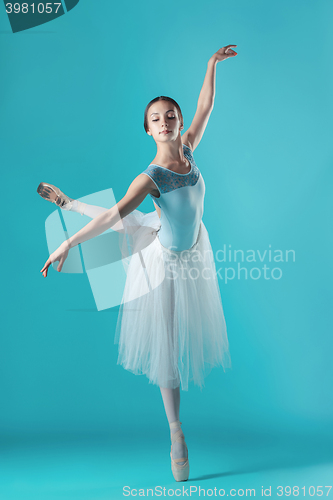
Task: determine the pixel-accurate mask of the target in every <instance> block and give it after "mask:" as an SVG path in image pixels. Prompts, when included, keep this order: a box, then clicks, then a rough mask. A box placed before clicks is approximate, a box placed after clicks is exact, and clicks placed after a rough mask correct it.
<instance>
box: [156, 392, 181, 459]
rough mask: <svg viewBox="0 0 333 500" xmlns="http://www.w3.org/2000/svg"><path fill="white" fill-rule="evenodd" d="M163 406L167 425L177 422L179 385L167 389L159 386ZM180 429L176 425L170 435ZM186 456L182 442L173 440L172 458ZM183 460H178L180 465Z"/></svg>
mask: <svg viewBox="0 0 333 500" xmlns="http://www.w3.org/2000/svg"><path fill="white" fill-rule="evenodd" d="M160 390H161V394H162V398H163V403H164V408H165V412H166V416H167V419H168V422H169V425H170V424H171V423H172V422H179V407H180V389H179V386H178V387H176V388H175V389H167V388H166V387H160ZM179 429H181V427H180V425H176V426H175V427H173V428H172V429H171V428H170V430H171V435H172V434H174V433H175V432H176V431H178V430H179ZM182 457H186V448H185V446H184V444H183V443H182V442H179V441H175V442H174V444H173V445H172V458H182ZM184 463H185V462H180V465H182V464H184Z"/></svg>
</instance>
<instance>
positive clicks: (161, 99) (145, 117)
mask: <svg viewBox="0 0 333 500" xmlns="http://www.w3.org/2000/svg"><path fill="white" fill-rule="evenodd" d="M157 101H170V102H171V103H172V104H173V105H174V106H175V107H176V109H177V111H178V115H179V119H180V122H181V124H182V125H184V118H183V114H182V111H181V109H180V106H179V104H178V103H177V102H176V101H175V100H174V99H172V98H171V97H166V96H165V95H160V96H159V97H155V99H153V100H152V101H150V102H149V103H148V104H147V106H146V109H145V114H144V120H143V126H144V128H145V131H146V132H148V109H149V108H150V106H151V105H152V104H154V102H157Z"/></svg>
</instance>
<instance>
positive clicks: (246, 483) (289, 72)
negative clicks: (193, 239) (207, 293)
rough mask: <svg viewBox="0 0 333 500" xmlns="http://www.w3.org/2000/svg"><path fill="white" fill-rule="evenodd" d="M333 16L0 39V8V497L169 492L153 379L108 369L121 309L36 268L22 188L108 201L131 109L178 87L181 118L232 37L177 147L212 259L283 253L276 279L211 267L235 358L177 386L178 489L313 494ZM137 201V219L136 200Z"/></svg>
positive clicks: (282, 10)
mask: <svg viewBox="0 0 333 500" xmlns="http://www.w3.org/2000/svg"><path fill="white" fill-rule="evenodd" d="M332 15H333V4H332V3H330V2H327V1H323V0H319V1H317V2H316V3H314V2H313V1H308V0H303V1H302V2H290V1H288V2H287V1H286V0H280V1H279V2H267V1H253V2H248V1H247V0H239V1H238V2H236V3H235V2H234V3H231V2H226V1H216V0H211V1H209V0H208V1H206V2H203V1H191V2H190V1H187V0H185V1H183V2H180V3H179V2H175V1H173V0H172V1H170V2H168V3H167V4H166V3H158V2H152V1H151V0H147V1H146V2H143V3H141V2H140V3H138V2H134V1H129V2H126V3H124V4H121V3H115V2H110V1H107V0H99V1H98V2H92V1H90V2H89V1H83V0H81V1H80V2H79V4H78V5H77V6H76V7H75V8H74V9H73V10H72V11H71V12H69V13H67V14H66V15H64V16H62V17H60V18H58V19H56V20H54V21H52V22H50V23H48V24H45V25H42V26H38V27H36V28H33V29H31V30H27V31H23V32H20V33H16V34H13V33H11V30H10V25H9V21H8V18H7V17H6V12H5V8H4V7H1V8H0V43H1V51H0V64H1V104H0V106H1V119H0V127H1V129H0V137H1V143H2V145H1V150H0V155H1V166H2V168H1V173H2V184H1V185H2V196H1V198H2V218H1V221H2V224H1V228H2V246H1V249H2V259H1V262H2V314H1V337H0V340H1V344H0V349H1V350H0V352H1V367H0V370H1V376H0V391H1V392H0V394H1V411H0V436H1V443H2V445H1V450H2V452H3V453H2V455H1V457H2V458H1V464H2V467H3V469H2V470H3V472H4V474H3V475H2V478H3V479H2V481H3V482H2V487H3V495H4V496H3V497H4V498H6V500H7V498H24V499H25V500H26V499H27V498H30V495H31V498H34V499H36V498H39V497H40V498H46V497H47V498H48V499H49V498H58V496H59V498H60V497H61V498H80V499H82V498H94V499H96V498H122V495H121V487H122V485H125V484H129V485H131V486H132V487H135V485H136V484H141V485H143V484H150V485H152V484H153V485H156V484H165V482H166V481H169V483H170V485H171V486H172V487H176V483H174V482H173V478H172V475H171V470H170V464H169V461H170V457H169V452H170V448H169V446H170V443H169V428H168V424H167V419H166V415H165V412H164V407H163V403H162V398H161V395H160V392H159V389H158V387H156V386H153V385H150V384H148V380H147V378H146V377H145V376H141V377H139V376H134V375H133V374H132V373H130V372H127V371H126V370H124V369H123V368H122V367H120V366H119V365H117V364H116V361H117V346H116V345H114V343H113V342H114V330H115V325H116V320H117V313H118V308H117V307H116V308H112V309H107V310H105V311H100V312H98V311H97V310H96V305H95V302H94V299H93V295H92V292H91V289H90V286H89V283H88V279H87V275H85V274H59V273H56V271H54V269H50V270H49V275H48V278H47V279H44V278H43V277H42V275H41V273H40V269H41V268H42V266H43V265H44V263H45V262H46V260H47V258H48V252H47V245H46V237H45V220H46V218H47V217H48V216H49V215H50V213H51V212H52V211H53V210H54V209H55V206H54V205H51V204H50V203H47V202H46V201H44V200H43V199H42V198H41V197H40V196H39V195H38V194H37V192H36V190H37V186H38V184H39V183H40V182H42V181H44V182H49V183H51V184H54V185H56V186H58V187H60V189H62V190H63V191H64V192H65V193H66V194H67V195H69V196H70V197H72V198H80V197H82V196H86V195H89V194H91V193H95V192H98V191H102V190H105V189H108V188H112V189H113V191H114V194H115V197H116V199H117V201H119V200H120V199H121V198H122V197H123V196H124V195H125V193H126V190H127V188H128V186H129V184H130V183H131V182H132V180H133V179H134V178H135V177H136V176H137V175H138V174H140V173H141V172H142V171H143V170H145V168H146V167H147V166H148V164H149V163H150V162H151V161H152V160H153V158H154V156H155V152H156V146H155V143H154V141H153V139H152V138H151V137H149V136H147V134H146V133H145V131H144V128H143V112H144V109H145V106H146V104H147V103H148V102H149V101H150V100H151V99H153V98H154V97H156V96H158V95H167V96H171V97H173V98H174V99H175V100H176V101H177V102H178V103H179V104H180V106H181V109H182V112H183V116H184V120H185V130H186V129H187V128H188V127H189V126H190V124H191V120H192V119H193V116H194V113H195V110H196V104H197V99H198V97H199V92H200V89H201V86H202V83H203V80H204V76H205V72H206V68H207V62H208V59H209V58H210V57H211V55H213V53H214V52H216V51H217V50H218V49H219V48H221V47H223V46H225V45H228V44H237V48H236V49H235V50H236V51H237V52H238V56H237V57H235V58H233V59H229V60H227V61H224V62H220V63H218V64H217V67H216V97H215V104H214V109H213V112H212V114H211V117H210V120H209V123H208V125H207V128H206V131H205V133H204V136H203V138H202V140H201V142H200V145H199V146H198V148H197V149H196V150H195V152H194V158H195V160H196V163H197V165H198V167H199V169H200V170H201V173H202V175H203V177H204V180H205V184H206V199H205V212H204V218H203V220H204V223H205V225H206V227H207V229H208V231H209V235H210V239H211V244H212V247H213V249H214V251H217V250H218V249H223V245H226V246H227V247H228V246H229V245H231V248H232V249H243V250H244V251H246V250H248V249H255V250H259V251H260V252H264V251H265V250H268V248H269V245H271V248H272V249H281V250H282V251H283V252H285V251H286V250H289V249H293V250H294V251H295V256H296V258H295V262H288V263H287V262H284V263H278V266H279V267H280V268H281V269H282V272H283V276H282V278H281V279H279V280H273V279H270V280H265V279H264V278H260V279H258V280H254V279H248V280H245V279H240V280H238V279H234V280H231V281H229V282H227V283H225V281H224V280H223V279H219V284H220V289H221V294H222V300H223V305H224V311H225V316H226V321H227V328H228V336H229V342H230V352H231V359H232V363H233V369H232V370H231V371H229V372H228V373H224V372H223V369H222V368H214V369H213V371H212V373H211V374H210V375H209V376H208V377H207V379H206V386H205V388H204V390H203V391H202V392H200V389H199V388H197V387H195V386H193V385H192V386H191V387H190V389H189V391H188V392H182V393H181V409H180V419H181V421H182V422H183V430H184V433H185V436H186V438H187V443H188V446H189V454H190V456H191V457H192V458H191V460H192V461H190V464H191V475H192V478H194V479H196V480H197V482H194V483H192V484H194V485H196V486H199V484H200V486H201V487H207V488H208V484H209V485H213V486H211V487H214V486H218V487H226V488H228V487H230V488H231V487H235V488H236V487H238V486H239V487H244V488H245V487H250V485H251V484H255V486H256V488H257V489H258V490H257V496H259V493H260V492H259V490H260V488H261V486H262V485H267V487H268V486H269V485H274V484H275V482H276V484H280V485H281V484H282V485H287V484H289V485H291V486H292V485H294V484H298V485H299V486H300V487H301V486H302V485H303V484H307V483H306V481H308V482H309V484H314V485H315V486H316V485H318V484H329V482H328V481H329V480H330V479H331V478H332V466H331V462H332V453H331V450H332V438H333V436H332V417H333V403H332V378H333V363H332V348H333V337H332V286H331V283H332V277H333V276H332V265H331V253H332V243H333V238H332V177H333V175H332V141H331V136H332V111H333V101H332V83H333V78H332V76H333V73H332V64H331V56H332V49H333V43H332V42H333V40H332V36H333V35H332V29H331V27H332ZM139 209H140V210H142V211H144V212H149V211H152V210H153V209H154V207H153V204H152V201H151V199H150V197H147V199H146V200H145V201H144V203H142V205H140V207H139ZM77 217H81V216H80V215H79V214H77ZM88 221H89V219H87V222H88ZM222 264H223V263H222ZM257 264H258V265H256V266H255V267H262V263H260V262H259V263H257ZM223 265H224V266H225V265H226V264H225V263H224V264H223ZM228 265H229V264H228ZM252 265H254V264H249V263H248V264H247V267H248V268H249V269H250V268H251V266H252ZM267 265H268V266H269V263H267ZM217 266H218V267H219V264H218V263H217ZM234 267H235V265H234ZM118 438H119V440H118ZM158 440H159V441H158ZM47 443H50V444H49V445H48V444H47ZM63 443H64V444H63ZM68 443H70V444H68ZM83 443H88V444H87V448H85V447H84V444H83ZM157 443H158V444H157ZM26 447H27V448H26ZM44 447H45V448H44ZM115 447H116V448H115ZM26 450H30V453H31V455H30V459H29V460H28V459H27V454H26ZM86 450H88V451H86ZM115 450H116V451H115ZM95 458H96V460H95ZM104 459H105V460H104ZM67 460H68V462H67ZM94 460H95V461H94ZM162 462H163V465H161V464H162ZM318 466H320V467H319V468H318ZM71 467H72V468H71ZM139 474H141V479H140V481H141V482H140V481H139ZM199 480H202V482H200V481H199ZM145 481H146V483H145ZM163 481H164V483H163ZM198 481H199V482H198ZM325 481H326V482H325ZM0 484H1V483H0ZM187 485H188V486H189V485H190V482H188V483H187ZM221 485H222V486H221ZM142 487H143V486H142ZM45 495H46V496H45ZM272 496H273V497H274V494H273V495H272ZM330 496H332V492H331V493H330Z"/></svg>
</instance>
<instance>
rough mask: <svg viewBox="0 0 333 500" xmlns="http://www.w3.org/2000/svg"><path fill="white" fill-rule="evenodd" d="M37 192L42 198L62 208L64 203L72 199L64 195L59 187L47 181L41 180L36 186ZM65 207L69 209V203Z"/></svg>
mask: <svg viewBox="0 0 333 500" xmlns="http://www.w3.org/2000/svg"><path fill="white" fill-rule="evenodd" d="M37 193H38V194H39V195H40V196H41V197H42V198H44V200H47V201H50V202H51V203H54V204H55V205H57V206H58V207H60V208H63V207H64V205H67V204H70V203H71V202H72V201H73V200H72V198H69V197H68V196H66V195H65V194H64V193H63V192H62V191H60V189H59V188H57V187H56V186H53V185H52V184H49V183H48V182H41V183H40V184H39V186H38V188H37ZM66 208H67V209H69V208H70V205H68V206H67V207H66Z"/></svg>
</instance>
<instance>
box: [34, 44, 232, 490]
mask: <svg viewBox="0 0 333 500" xmlns="http://www.w3.org/2000/svg"><path fill="white" fill-rule="evenodd" d="M231 47H236V45H228V46H226V47H222V48H221V49H219V50H218V51H217V52H216V53H215V54H214V55H213V56H212V57H211V58H210V59H209V61H208V66H207V73H206V76H205V80H204V83H203V87H202V89H201V92H200V96H199V100H198V105H197V110H196V113H195V116H194V119H193V122H192V123H191V126H190V128H189V129H188V130H187V131H186V132H185V133H184V134H183V136H181V134H180V132H181V130H183V128H184V125H183V116H182V112H181V109H180V107H179V105H178V104H177V102H176V101H174V100H173V99H171V98H169V97H165V96H160V97H157V98H155V99H153V100H152V101H150V103H149V104H148V105H147V107H146V109H145V114H144V128H145V130H146V132H147V134H148V135H150V136H152V137H153V139H154V141H155V142H156V146H157V153H156V156H155V158H154V160H153V162H152V163H151V164H150V165H149V166H148V167H147V169H146V170H145V171H144V172H142V173H140V174H139V175H138V176H137V177H136V178H135V179H134V180H133V182H132V183H131V184H130V186H129V188H128V190H127V193H126V195H125V196H124V197H123V198H122V199H121V200H120V201H119V202H118V203H117V204H116V205H114V206H113V207H111V208H110V209H106V208H102V207H97V206H93V205H88V204H86V203H82V202H80V201H78V200H74V199H72V198H69V197H67V196H66V195H65V194H64V193H62V192H61V191H60V190H59V189H58V188H56V187H55V186H52V185H51V184H47V183H41V184H40V185H39V186H38V189H37V191H38V193H39V194H40V195H41V196H42V197H43V198H45V199H48V200H49V201H52V202H53V203H56V204H57V205H58V206H59V207H61V208H63V209H65V210H72V211H76V212H79V213H81V214H85V215H87V216H89V217H91V218H93V220H92V221H91V222H89V223H88V224H87V225H86V226H85V227H83V228H82V229H81V230H80V231H78V232H77V233H76V234H74V235H73V236H71V237H70V238H69V239H68V240H66V241H65V242H64V243H63V244H62V245H60V247H59V248H58V249H57V250H56V251H55V252H53V253H52V254H51V255H50V256H49V258H48V260H47V261H46V263H45V265H44V267H43V268H42V269H41V272H42V273H43V276H44V277H46V276H47V272H48V268H49V266H50V265H51V263H53V262H56V261H59V265H58V271H61V269H62V266H63V264H64V262H65V260H66V258H67V255H68V252H69V250H70V248H72V247H73V246H75V245H78V244H79V243H83V242H84V241H87V240H89V239H91V238H94V237H95V236H98V235H100V234H101V233H103V232H104V231H106V230H107V229H109V228H111V229H113V230H116V231H118V232H119V234H122V235H124V236H125V235H126V236H127V237H129V238H130V242H131V247H132V249H133V252H132V256H131V259H130V262H129V266H128V269H127V279H126V284H125V289H124V293H123V298H122V303H121V305H120V309H119V316H118V322H117V327H116V335H115V342H117V343H119V356H118V364H121V365H122V366H124V368H125V369H127V370H130V371H132V372H133V373H135V374H145V375H146V376H147V377H148V379H149V383H152V384H156V385H158V386H159V387H160V390H161V395H162V399H163V402H164V407H165V411H166V415H167V419H168V422H169V425H170V431H171V452H170V456H171V469H172V472H173V475H174V478H175V480H176V481H186V480H187V479H188V477H189V460H188V450H187V446H186V443H185V438H184V434H183V431H182V429H181V423H182V422H180V420H179V407H180V386H181V387H182V390H188V382H189V380H192V381H193V382H194V384H196V385H198V386H200V387H202V385H203V381H204V378H205V377H206V376H207V374H208V373H209V372H210V371H211V369H212V367H213V366H218V365H222V366H223V369H224V370H225V369H226V368H230V367H231V360H230V353H229V344H228V338H227V332H226V326H225V320H224V314H223V308H222V302H221V296H220V291H219V287H218V282H217V277H216V269H215V263H214V258H213V253H212V247H211V244H210V241H209V236H208V233H207V230H206V227H205V225H204V224H203V222H202V215H203V208H204V195H205V184H204V180H203V178H202V175H201V173H200V171H199V169H198V167H197V165H196V163H195V161H194V157H193V152H194V150H195V149H196V147H197V146H198V144H199V142H200V140H201V138H202V135H203V133H204V130H205V128H206V126H207V122H208V119H209V116H210V114H211V112H212V109H213V105H214V97H215V74H216V64H217V62H219V61H224V60H225V59H227V58H229V57H234V56H236V55H237V53H236V52H235V51H234V50H232V49H231ZM147 195H150V196H151V198H152V199H153V202H154V205H155V208H156V211H155V210H154V211H153V212H150V213H148V214H145V213H143V212H140V211H139V210H137V207H138V206H139V205H140V204H141V203H142V201H143V200H144V199H145V198H146V196H147ZM125 253H126V252H125ZM125 253H124V254H125ZM143 276H146V277H147V276H148V283H150V286H148V287H147V280H144V279H143Z"/></svg>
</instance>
